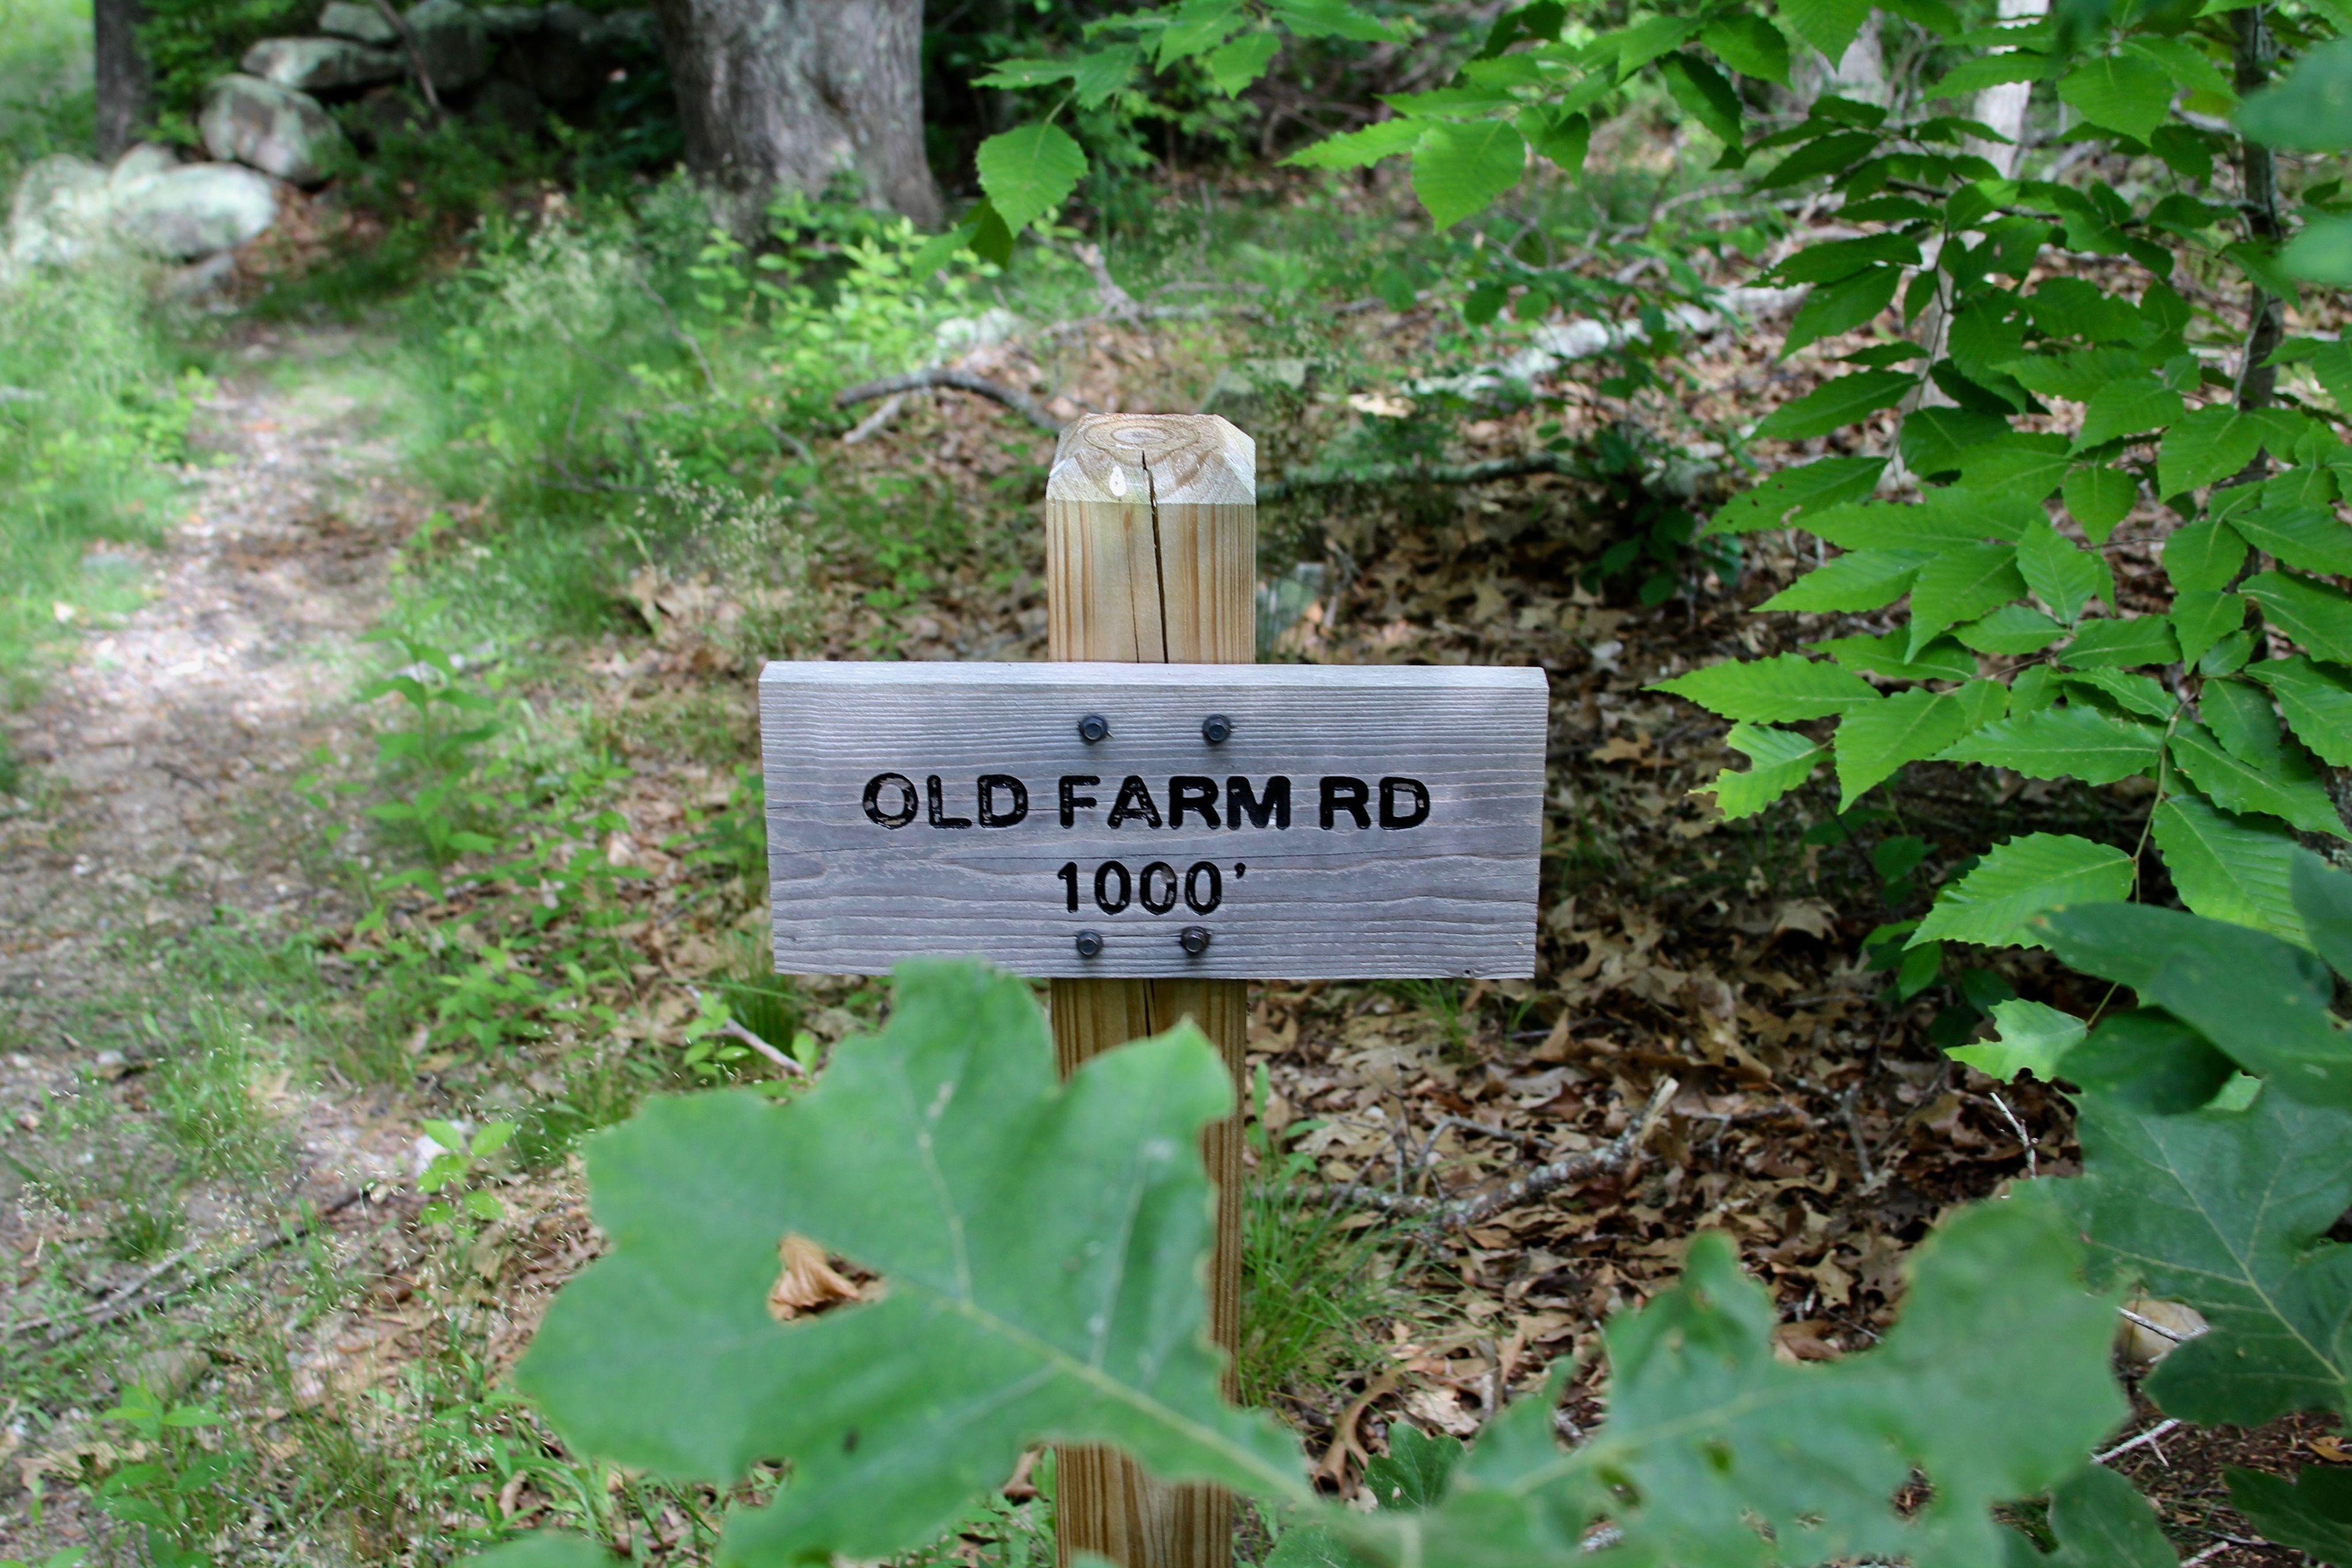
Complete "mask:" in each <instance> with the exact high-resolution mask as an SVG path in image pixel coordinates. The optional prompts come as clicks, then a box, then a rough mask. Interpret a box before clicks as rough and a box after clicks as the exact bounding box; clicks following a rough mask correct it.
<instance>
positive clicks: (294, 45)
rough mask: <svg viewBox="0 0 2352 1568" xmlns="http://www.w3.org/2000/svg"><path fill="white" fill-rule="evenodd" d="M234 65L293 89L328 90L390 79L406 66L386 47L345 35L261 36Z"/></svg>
mask: <svg viewBox="0 0 2352 1568" xmlns="http://www.w3.org/2000/svg"><path fill="white" fill-rule="evenodd" d="M237 68H238V69H240V70H242V71H244V72H245V74H246V75H247V76H257V77H259V78H260V79H262V80H264V81H274V82H276V83H277V84H278V86H279V87H290V88H292V89H295V90H296V91H297V92H332V91H334V90H335V89H337V88H347V87H366V86H368V85H370V84H371V83H373V82H379V81H391V80H392V79H394V78H395V77H398V76H400V75H401V74H402V73H403V72H404V70H405V69H406V66H405V64H404V62H403V60H402V59H401V57H400V56H399V55H398V54H396V53H394V51H392V50H390V49H374V48H370V47H368V46H367V45H365V44H357V43H353V42H352V40H351V39H349V38H264V39H262V40H261V42H259V43H257V44H256V45H254V46H253V47H251V48H249V49H247V50H246V51H245V58H244V59H243V60H241V61H239V62H238V66H237Z"/></svg>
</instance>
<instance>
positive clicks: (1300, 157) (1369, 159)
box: [1283, 120, 1429, 169]
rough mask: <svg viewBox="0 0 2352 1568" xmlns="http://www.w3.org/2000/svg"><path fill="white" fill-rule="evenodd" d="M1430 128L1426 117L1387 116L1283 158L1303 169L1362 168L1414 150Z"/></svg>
mask: <svg viewBox="0 0 2352 1568" xmlns="http://www.w3.org/2000/svg"><path fill="white" fill-rule="evenodd" d="M1428 130H1429V122H1428V121H1423V120H1383V121H1381V122H1380V123H1379V124H1377V125H1367V126H1365V127H1364V128H1363V129H1362V130H1361V131H1350V132H1348V133H1347V134H1345V135H1343V136H1326V137H1325V138H1324V139H1323V140H1322V141H1320V142H1311V143H1309V144H1308V145H1307V146H1305V147H1302V148H1300V149H1299V150H1298V151H1297V152H1296V153H1292V154H1291V155H1290V156H1289V157H1287V158H1285V159H1284V160H1283V162H1284V163H1286V164H1289V165H1292V166H1295V167H1297V168H1301V169H1361V168H1365V167H1367V166H1369V165H1370V164H1373V163H1379V162H1380V161H1381V159H1383V158H1392V157H1394V156H1395V155H1396V154H1398V153H1409V152H1411V151H1412V148H1413V145H1414V143H1416V142H1419V141H1420V140H1421V139H1422V136H1423V134H1424V133H1425V132H1427V131H1428Z"/></svg>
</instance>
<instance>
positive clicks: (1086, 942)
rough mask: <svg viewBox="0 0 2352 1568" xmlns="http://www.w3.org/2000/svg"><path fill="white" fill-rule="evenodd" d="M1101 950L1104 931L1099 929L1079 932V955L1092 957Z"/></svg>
mask: <svg viewBox="0 0 2352 1568" xmlns="http://www.w3.org/2000/svg"><path fill="white" fill-rule="evenodd" d="M1101 951H1102V932H1100V931H1080V932H1079V933H1078V956H1079V957H1080V958H1092V957H1093V956H1094V955H1095V954H1097V953H1098V952H1101Z"/></svg>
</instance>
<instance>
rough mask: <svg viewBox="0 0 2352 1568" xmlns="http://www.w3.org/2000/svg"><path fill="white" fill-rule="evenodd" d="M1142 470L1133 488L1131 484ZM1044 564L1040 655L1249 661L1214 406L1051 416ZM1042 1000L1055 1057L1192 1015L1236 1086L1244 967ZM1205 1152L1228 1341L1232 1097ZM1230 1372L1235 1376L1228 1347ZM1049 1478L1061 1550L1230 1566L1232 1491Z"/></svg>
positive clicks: (1066, 1468) (1232, 1309)
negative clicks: (1058, 427) (1056, 429)
mask: <svg viewBox="0 0 2352 1568" xmlns="http://www.w3.org/2000/svg"><path fill="white" fill-rule="evenodd" d="M1137 479H1140V480H1141V481H1142V484H1141V489H1142V497H1141V501H1140V504H1138V503H1137V502H1136V501H1134V500H1129V497H1131V496H1132V495H1133V494H1134V491H1135V489H1137V485H1136V481H1137ZM1045 572H1046V623H1047V628H1048V632H1047V640H1048V647H1049V653H1050V657H1052V658H1055V659H1088V660H1097V659H1107V660H1125V661H1131V662H1136V663H1158V662H1165V661H1174V662H1179V663H1187V664H1247V663H1249V662H1251V661H1252V660H1254V659H1255V658H1256V657H1257V623H1256V605H1255V601H1254V598H1253V594H1252V590H1253V587H1254V585H1255V582H1256V577H1257V448H1256V447H1255V444H1254V443H1253V442H1251V440H1250V438H1249V437H1246V436H1244V435H1243V434H1242V433H1241V432H1240V431H1238V430H1236V429H1234V427H1233V426H1231V425H1229V424H1227V423H1226V422H1225V421H1224V420H1223V419H1220V418H1217V417H1215V416H1156V417H1155V416H1088V417H1087V418H1084V419H1080V420H1078V421H1077V422H1076V423H1075V424H1073V425H1072V426H1069V428H1067V429H1066V430H1065V431H1064V432H1063V433H1062V439H1061V443H1060V445H1059V447H1057V448H1056V449H1055V454H1054V469H1053V472H1052V474H1051V475H1050V476H1049V477H1048V478H1047V480H1046V484H1045ZM1196 722H1197V721H1196ZM1105 743H1108V742H1105ZM1087 771H1088V772H1092V771H1093V770H1092V769H1088V770H1087ZM1211 951H1212V952H1213V951H1215V950H1214V948H1212V949H1211ZM1052 1010H1053V1021H1054V1045H1055V1050H1056V1052H1057V1053H1058V1054H1059V1056H1060V1058H1061V1065H1062V1070H1063V1072H1064V1073H1065V1074H1066V1073H1069V1072H1071V1071H1073V1070H1075V1069H1076V1068H1077V1066H1078V1065H1079V1064H1080V1063H1081V1062H1084V1061H1086V1060H1087V1058H1090V1057H1093V1056H1096V1055H1098V1054H1099V1053H1101V1052H1103V1051H1107V1050H1109V1049H1111V1048H1112V1047H1115V1046H1120V1045H1124V1044H1126V1043H1127V1042H1128V1041H1129V1040H1132V1039H1137V1038H1139V1037H1143V1036H1145V1035H1150V1034H1153V1033H1157V1032H1158V1031H1159V1030H1160V1029H1162V1028H1166V1027H1168V1026H1170V1025H1171V1024H1173V1023H1174V1022H1175V1021H1176V1020H1178V1019H1180V1018H1182V1017H1186V1016H1190V1017H1191V1018H1192V1019H1193V1020H1194V1022H1196V1023H1198V1024H1199V1025H1200V1026H1201V1027H1202V1031H1203V1032H1205V1033H1206V1034H1207V1035H1208V1037H1209V1038H1210V1039H1211V1040H1212V1041H1213V1042H1214V1043H1215V1045H1216V1047H1217V1049H1218V1050H1219V1052H1220V1053H1222V1054H1223V1057H1224V1059H1225V1066H1226V1068H1227V1069H1228V1070H1229V1071H1230V1072H1231V1073H1232V1075H1233V1080H1234V1104H1235V1106H1236V1107H1238V1106H1239V1105H1240V1104H1241V1103H1242V1100H1241V1097H1242V1092H1243V1088H1242V1086H1243V1083H1244V1073H1245V1062H1246V1059H1247V1058H1246V1042H1247V1038H1248V1017H1249V994H1248V990H1247V988H1246V986H1245V985H1244V984H1243V983H1242V982H1241V981H1239V980H1212V979H1182V980H1156V981H1135V980H1055V982H1054V985H1053V997H1052ZM1202 1153H1203V1154H1204V1155H1205V1156H1206V1159H1207V1163H1208V1170H1209V1179H1210V1180H1211V1181H1213V1182H1214V1183H1215V1184H1216V1190H1217V1238H1216V1250H1215V1253H1214V1254H1213V1258H1212V1261H1211V1265H1210V1276H1209V1287H1210V1289H1209V1313H1210V1327H1211V1333H1212V1335H1213V1338H1214V1339H1215V1340H1216V1342H1217V1343H1218V1344H1220V1345H1222V1346H1223V1347H1224V1349H1225V1352H1226V1353H1227V1355H1228V1356H1230V1355H1231V1354H1232V1352H1233V1350H1234V1344H1235V1342H1236V1340H1235V1335H1236V1331H1237V1330H1238V1328H1239V1325H1240V1321H1241V1256H1242V1254H1241V1184H1242V1161H1241V1119H1240V1114H1239V1111H1238V1110H1236V1112H1235V1114H1234V1116H1233V1117H1230V1118H1228V1119H1227V1120H1226V1121H1223V1122H1220V1123H1219V1124H1218V1125H1217V1126H1215V1127H1213V1128H1211V1129H1209V1131H1207V1133H1206V1134H1204V1135H1203V1138H1202ZM1225 1375H1226V1386H1227V1391H1228V1392H1231V1389H1232V1385H1233V1372H1232V1368H1231V1365H1230V1363H1228V1366H1227V1370H1226V1374H1225ZM1056 1488H1057V1489H1056V1530H1055V1535H1056V1545H1057V1551H1058V1554H1059V1557H1060V1561H1061V1568H1071V1565H1072V1563H1073V1562H1074V1561H1075V1559H1076V1555H1077V1554H1078V1553H1079V1552H1098V1553H1100V1554H1101V1555H1103V1556H1105V1557H1108V1558H1109V1559H1110V1560H1111V1561H1112V1562H1114V1563H1118V1564H1120V1565H1121V1568H1232V1563H1233V1541H1234V1528H1233V1499H1232V1498H1231V1497H1230V1496H1228V1495H1227V1494H1226V1493H1225V1492H1223V1490H1221V1489H1217V1488H1214V1487H1203V1486H1181V1487H1170V1486H1163V1485H1161V1484H1160V1483H1159V1482H1156V1481H1154V1480H1152V1479H1150V1477H1148V1476H1146V1475H1145V1474H1144V1473H1143V1472H1142V1470H1141V1469H1140V1468H1138V1467H1137V1466H1136V1465H1135V1463H1134V1462H1133V1461H1131V1460H1129V1458H1126V1457H1125V1456H1123V1455H1121V1454H1118V1453H1117V1452H1114V1451H1112V1450H1109V1449H1104V1448H1075V1447H1074V1448H1064V1449H1063V1450H1062V1451H1061V1455H1060V1464H1059V1470H1058V1474H1057V1477H1056Z"/></svg>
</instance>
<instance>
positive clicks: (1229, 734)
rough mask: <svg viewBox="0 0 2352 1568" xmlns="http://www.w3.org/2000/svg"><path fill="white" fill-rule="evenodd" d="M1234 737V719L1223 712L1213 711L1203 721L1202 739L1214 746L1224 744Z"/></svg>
mask: <svg viewBox="0 0 2352 1568" xmlns="http://www.w3.org/2000/svg"><path fill="white" fill-rule="evenodd" d="M1233 738H1234V721H1232V720H1231V719H1228V718H1226V717H1225V716H1224V715H1223V714H1222V713H1212V714H1210V715H1209V716H1208V717H1207V718H1205V719H1203V720H1202V721H1201V739H1202V740H1203V741H1206V742H1209V744H1211V745H1213V746H1222V745H1223V744H1224V743H1225V742H1227V741H1230V740H1232V739H1233Z"/></svg>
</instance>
